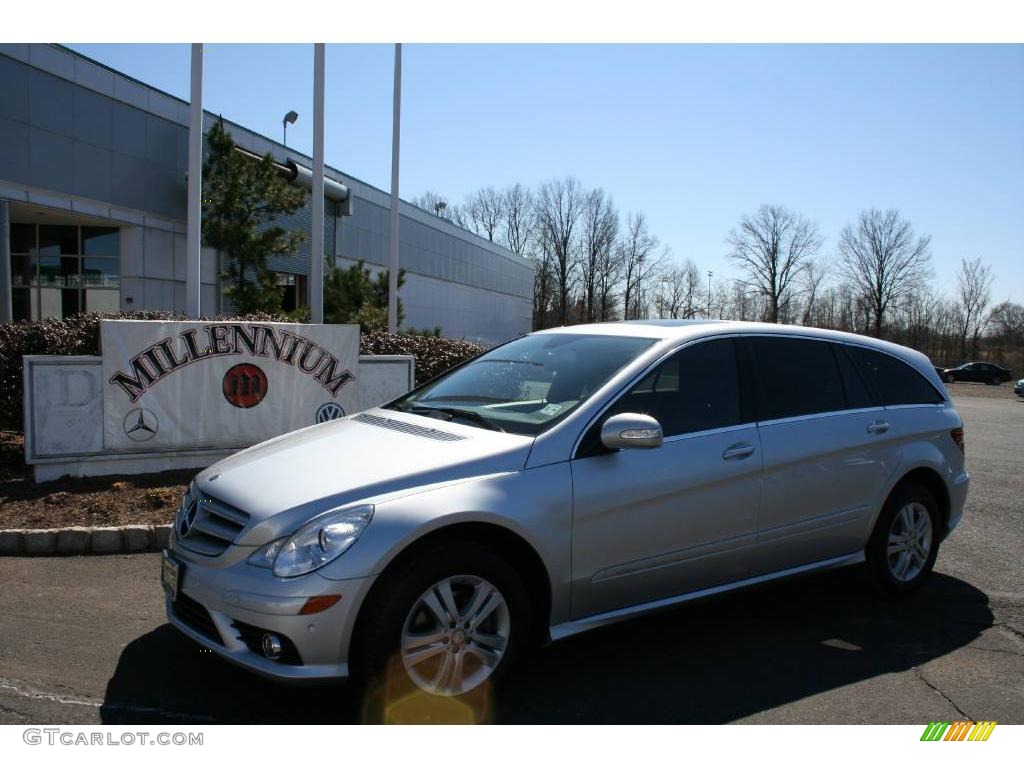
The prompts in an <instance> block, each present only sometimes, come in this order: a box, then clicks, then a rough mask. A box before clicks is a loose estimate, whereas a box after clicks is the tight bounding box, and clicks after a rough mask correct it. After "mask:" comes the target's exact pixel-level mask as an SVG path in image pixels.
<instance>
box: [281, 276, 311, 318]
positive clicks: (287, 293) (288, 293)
mask: <svg viewBox="0 0 1024 768" xmlns="http://www.w3.org/2000/svg"><path fill="white" fill-rule="evenodd" d="M276 277H277V287H278V288H279V289H280V291H281V309H282V310H284V311H285V312H292V311H293V310H296V309H298V308H299V307H305V306H306V305H307V304H308V302H307V301H306V298H307V294H306V288H307V280H308V278H307V277H306V275H293V274H290V273H288V272H278V273H277V275H276Z"/></svg>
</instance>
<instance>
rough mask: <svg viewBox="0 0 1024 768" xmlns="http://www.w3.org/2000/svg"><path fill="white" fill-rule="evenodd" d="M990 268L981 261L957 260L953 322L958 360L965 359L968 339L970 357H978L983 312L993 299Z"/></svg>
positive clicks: (982, 327)
mask: <svg viewBox="0 0 1024 768" xmlns="http://www.w3.org/2000/svg"><path fill="white" fill-rule="evenodd" d="M994 280H995V278H994V277H993V275H992V267H990V266H988V265H987V264H982V263H981V259H980V258H977V259H973V260H971V261H968V260H967V259H961V260H960V273H959V274H958V275H957V303H956V322H957V333H958V334H959V336H960V357H961V358H966V357H967V339H968V338H970V339H971V354H972V356H973V357H977V356H978V340H979V338H980V337H981V332H982V330H984V327H985V309H986V308H987V307H988V303H989V301H990V300H991V298H992V283H993V281H994Z"/></svg>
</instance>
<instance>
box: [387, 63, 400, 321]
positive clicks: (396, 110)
mask: <svg viewBox="0 0 1024 768" xmlns="http://www.w3.org/2000/svg"><path fill="white" fill-rule="evenodd" d="M401 121H402V44H401V43H395V93H394V104H393V106H392V124H391V236H390V253H389V258H388V330H389V331H390V332H391V333H397V332H398V146H399V139H400V134H401Z"/></svg>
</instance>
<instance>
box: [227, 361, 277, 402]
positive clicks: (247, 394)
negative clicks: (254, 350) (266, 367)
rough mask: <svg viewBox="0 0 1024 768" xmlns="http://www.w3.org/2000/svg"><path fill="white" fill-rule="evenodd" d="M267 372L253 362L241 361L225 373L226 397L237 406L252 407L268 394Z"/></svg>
mask: <svg viewBox="0 0 1024 768" xmlns="http://www.w3.org/2000/svg"><path fill="white" fill-rule="evenodd" d="M267 384H268V382H267V374H265V373H264V372H263V371H262V370H261V369H260V368H258V367H257V366H255V365H253V364H252V363H239V364H238V365H233V366H231V367H230V368H228V372H227V373H225V374H224V383H223V385H222V386H223V389H224V397H225V398H226V399H227V401H228V402H229V403H231V404H232V405H233V406H235V408H252V407H253V406H254V405H259V404H260V403H261V402H262V401H263V398H264V397H266V396H267Z"/></svg>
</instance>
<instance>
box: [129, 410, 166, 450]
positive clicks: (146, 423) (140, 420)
mask: <svg viewBox="0 0 1024 768" xmlns="http://www.w3.org/2000/svg"><path fill="white" fill-rule="evenodd" d="M159 430H160V420H159V419H157V417H156V414H155V413H153V412H152V411H151V410H149V408H132V409H131V410H130V411H128V413H127V414H125V417H124V433H125V434H126V435H128V437H129V438H131V439H132V440H135V441H136V442H138V443H143V442H145V441H146V440H151V439H153V437H155V436H156V433H157V432H158V431H159Z"/></svg>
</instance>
